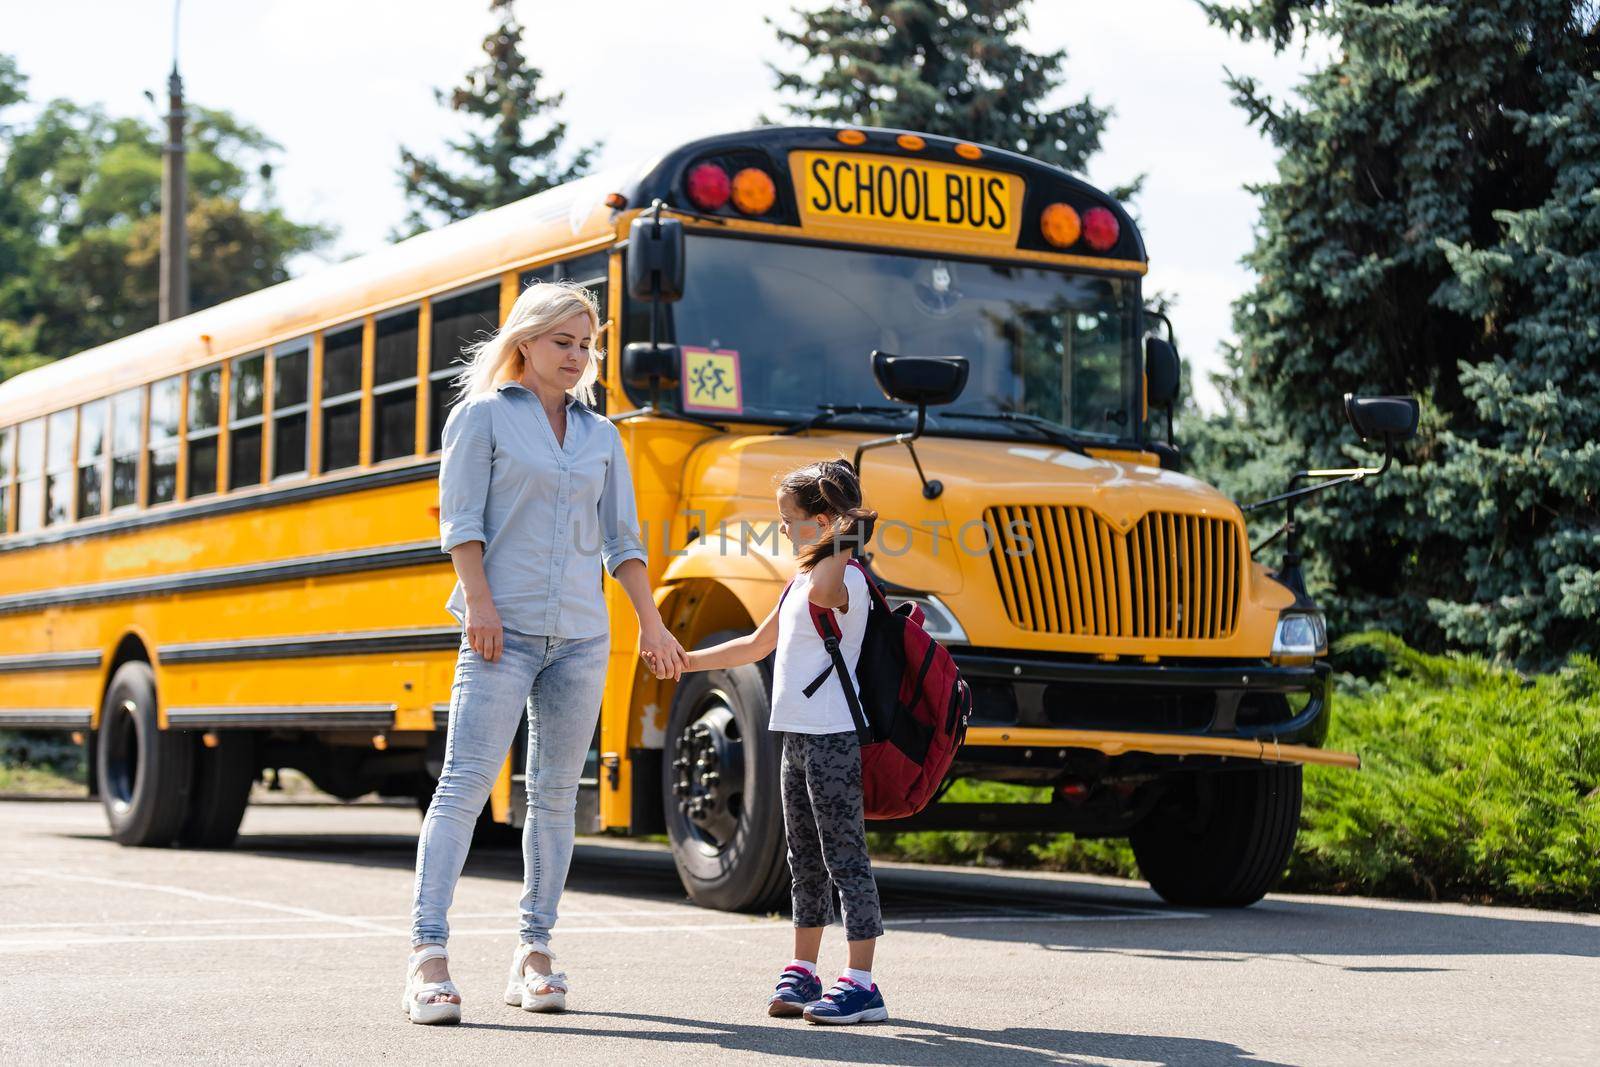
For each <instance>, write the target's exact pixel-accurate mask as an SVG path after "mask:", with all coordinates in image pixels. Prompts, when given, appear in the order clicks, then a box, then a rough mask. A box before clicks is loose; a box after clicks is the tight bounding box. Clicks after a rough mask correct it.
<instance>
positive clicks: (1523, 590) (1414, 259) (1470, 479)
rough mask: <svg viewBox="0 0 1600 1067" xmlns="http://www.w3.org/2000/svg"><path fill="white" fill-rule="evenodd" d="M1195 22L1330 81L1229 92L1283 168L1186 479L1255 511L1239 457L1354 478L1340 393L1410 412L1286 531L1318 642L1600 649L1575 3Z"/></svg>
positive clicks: (1588, 155) (1585, 45)
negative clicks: (1378, 398) (1403, 451)
mask: <svg viewBox="0 0 1600 1067" xmlns="http://www.w3.org/2000/svg"><path fill="white" fill-rule="evenodd" d="M1206 7H1207V11H1208V14H1209V15H1210V17H1211V18H1212V20H1213V21H1214V22H1215V23H1216V24H1218V25H1221V26H1223V27H1225V28H1227V29H1229V30H1230V31H1232V32H1234V33H1236V34H1238V35H1239V36H1240V37H1242V38H1245V39H1249V38H1252V37H1262V38H1264V39H1266V40H1268V41H1269V42H1271V43H1272V45H1273V46H1274V47H1275V48H1278V49H1280V50H1281V49H1284V48H1287V47H1291V46H1292V45H1293V44H1294V43H1295V42H1296V40H1298V39H1301V38H1303V37H1306V36H1315V37H1320V38H1327V39H1331V40H1332V41H1333V42H1334V43H1335V45H1336V58H1334V59H1333V60H1332V61H1331V62H1329V63H1328V65H1327V66H1326V67H1325V68H1324V69H1322V70H1320V71H1317V72H1316V73H1314V74H1312V75H1311V76H1310V77H1309V78H1308V79H1307V80H1306V81H1305V83H1304V84H1303V86H1302V87H1301V89H1300V100H1299V101H1298V102H1297V103H1294V104H1288V103H1284V102H1282V101H1276V100H1272V99H1270V98H1268V97H1267V96H1265V95H1264V94H1263V93H1262V92H1261V91H1260V89H1259V87H1258V86H1257V84H1256V83H1255V82H1253V81H1252V80H1251V79H1249V78H1243V77H1236V78H1233V79H1232V82H1231V84H1232V87H1233V89H1234V90H1235V92H1236V95H1237V100H1238V102H1239V103H1240V104H1241V105H1242V107H1243V108H1244V109H1245V111H1246V112H1247V114H1248V115H1249V117H1250V120H1251V121H1252V122H1253V123H1255V124H1257V125H1258V126H1259V127H1260V128H1261V129H1262V130H1263V131H1264V132H1265V133H1266V135H1267V136H1269V137H1271V139H1272V141H1273V143H1274V144H1275V145H1276V146H1277V147H1278V148H1279V150H1280V152H1281V157H1280V160H1279V163H1278V172H1277V177H1276V180H1274V181H1272V182H1269V183H1267V184H1265V185H1263V186H1261V187H1259V188H1258V189H1257V190H1256V192H1257V193H1258V195H1259V196H1260V199H1261V218H1260V222H1259V226H1258V237H1257V241H1256V245H1255V248H1254V249H1253V251H1252V252H1251V253H1250V255H1249V256H1248V257H1247V262H1248V264H1249V265H1250V266H1251V267H1252V268H1253V269H1254V270H1255V272H1256V274H1257V276H1258V278H1259V281H1258V282H1257V284H1256V286H1255V287H1254V288H1253V289H1252V290H1251V291H1250V292H1248V293H1247V294H1245V296H1244V297H1243V298H1242V299H1241V300H1240V301H1239V302H1238V303H1237V304H1236V305H1235V327H1236V330H1237V332H1238V335H1239V338H1240V345H1239V349H1238V351H1237V352H1236V353H1234V354H1233V356H1232V359H1231V366H1232V369H1233V371H1234V372H1235V374H1236V375H1237V380H1236V381H1235V382H1234V383H1233V385H1232V398H1233V401H1234V402H1233V406H1232V408H1231V410H1230V412H1229V413H1228V414H1227V415H1226V416H1225V417H1224V419H1223V420H1221V425H1220V426H1215V427H1212V428H1210V429H1208V431H1207V432H1206V433H1205V434H1204V435H1203V437H1204V442H1203V444H1202V447H1201V448H1200V449H1199V450H1198V451H1199V453H1200V455H1199V456H1198V457H1197V458H1199V459H1200V460H1201V461H1202V469H1203V470H1204V471H1206V472H1209V473H1210V474H1211V475H1212V476H1214V477H1215V478H1216V479H1217V480H1218V481H1219V482H1222V483H1223V484H1224V485H1226V486H1227V487H1228V488H1230V489H1232V490H1234V491H1235V492H1238V493H1240V494H1241V495H1245V496H1250V495H1256V494H1258V493H1261V492H1265V491H1267V490H1269V489H1273V488H1279V487H1281V484H1282V482H1281V471H1282V469H1281V468H1280V473H1279V476H1278V478H1277V479H1272V478H1269V477H1268V474H1269V472H1268V471H1267V470H1265V469H1264V468H1263V465H1262V464H1261V463H1259V462H1257V463H1254V464H1252V463H1250V462H1249V461H1250V460H1251V459H1252V458H1253V456H1254V455H1255V454H1256V453H1258V452H1260V451H1261V446H1259V445H1257V444H1254V443H1252V441H1259V442H1264V443H1265V448H1266V449H1268V450H1269V451H1270V454H1272V455H1273V456H1274V461H1275V462H1276V460H1278V459H1281V458H1284V457H1285V453H1288V454H1293V455H1295V456H1296V457H1297V458H1296V463H1310V464H1311V465H1314V466H1328V465H1345V462H1347V461H1350V460H1354V461H1357V462H1360V461H1368V460H1370V459H1371V458H1373V448H1372V446H1370V445H1368V446H1359V447H1358V446H1357V445H1356V444H1355V442H1354V436H1353V434H1352V433H1350V431H1349V430H1348V429H1346V428H1345V427H1344V426H1343V416H1342V411H1341V405H1340V402H1339V401H1340V397H1341V395H1342V394H1344V393H1346V392H1355V393H1400V392H1409V393H1415V394H1417V395H1419V396H1420V397H1421V398H1422V401H1423V426H1422V431H1421V433H1420V435H1419V439H1418V440H1417V441H1416V442H1415V443H1414V444H1413V445H1412V446H1411V447H1410V448H1409V449H1407V456H1406V462H1405V463H1404V465H1403V466H1402V467H1400V468H1399V469H1398V470H1397V471H1395V472H1393V473H1391V474H1390V475H1389V476H1387V477H1386V478H1384V479H1382V480H1380V481H1378V482H1376V483H1374V484H1371V485H1369V486H1366V487H1359V488H1353V489H1346V490H1343V491H1339V490H1336V491H1335V492H1336V493H1340V494H1341V495H1339V496H1338V497H1337V499H1326V500H1324V502H1323V503H1321V504H1318V505H1315V506H1313V507H1310V508H1306V509H1303V510H1302V511H1301V512H1300V513H1299V515H1300V517H1301V518H1302V519H1303V520H1304V528H1305V530H1306V535H1307V537H1306V540H1307V549H1308V552H1309V555H1310V557H1311V561H1312V562H1313V563H1314V568H1313V569H1312V571H1311V577H1312V579H1313V585H1314V589H1316V590H1318V591H1319V592H1320V595H1321V598H1322V599H1323V600H1324V602H1325V603H1327V604H1328V606H1329V607H1330V609H1331V610H1332V613H1333V614H1334V616H1335V622H1336V625H1338V626H1340V627H1341V628H1351V629H1353V628H1358V627H1363V626H1381V627H1384V628H1388V629H1398V630H1400V631H1401V632H1403V633H1404V634H1406V636H1407V637H1408V639H1409V640H1411V641H1413V642H1416V643H1420V644H1422V645H1424V646H1425V647H1435V648H1437V647H1440V646H1442V645H1446V644H1452V645H1457V646H1465V647H1469V648H1474V649H1479V650H1483V651H1486V652H1489V653H1491V654H1494V655H1497V656H1499V657H1501V658H1502V659H1506V660H1510V661H1515V662H1519V663H1526V664H1546V663H1552V662H1558V661H1560V660H1561V659H1562V658H1564V657H1565V655H1566V654H1567V653H1569V652H1571V651H1587V652H1589V653H1591V654H1593V653H1594V652H1595V651H1597V650H1600V625H1597V623H1596V621H1595V620H1596V617H1597V615H1600V452H1597V451H1596V439H1597V431H1600V365H1597V361H1596V357H1595V352H1596V338H1597V333H1596V331H1597V323H1600V285H1597V284H1596V279H1597V277H1600V253H1597V251H1596V250H1597V248H1600V243H1597V237H1600V194H1596V192H1595V189H1596V186H1597V179H1600V170H1597V167H1600V164H1597V160H1600V110H1597V101H1600V95H1597V90H1596V84H1595V81H1594V72H1595V71H1596V69H1597V68H1600V36H1597V32H1596V22H1597V13H1596V6H1595V5H1594V4H1593V3H1589V2H1577V0H1457V2H1455V3H1450V4H1441V3H1437V2H1424V0H1393V2H1390V3H1384V4H1372V3H1358V2H1356V0H1263V2H1260V3H1244V4H1237V5H1229V4H1213V5H1206ZM1341 453H1343V455H1342V456H1341ZM1274 465H1275V464H1274Z"/></svg>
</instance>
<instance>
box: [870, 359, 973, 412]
mask: <svg viewBox="0 0 1600 1067" xmlns="http://www.w3.org/2000/svg"><path fill="white" fill-rule="evenodd" d="M970 371H971V364H969V363H968V362H967V361H966V359H965V358H964V357H962V356H896V355H891V354H890V353H888V352H874V353H872V376H873V377H874V378H875V379H877V382H878V388H879V389H881V390H883V395H884V396H886V397H888V398H889V399H890V400H897V401H899V402H900V403H902V404H917V405H919V406H926V405H928V404H949V403H952V402H954V401H955V399H956V398H957V397H958V396H960V395H961V390H963V389H965V388H966V387H967V375H968V373H969V372H970ZM919 425H920V420H919Z"/></svg>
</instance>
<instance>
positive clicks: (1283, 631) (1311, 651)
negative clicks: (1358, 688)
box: [1272, 611, 1328, 665]
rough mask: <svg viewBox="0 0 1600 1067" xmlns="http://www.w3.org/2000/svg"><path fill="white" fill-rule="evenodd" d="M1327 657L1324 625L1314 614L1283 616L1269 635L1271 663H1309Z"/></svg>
mask: <svg viewBox="0 0 1600 1067" xmlns="http://www.w3.org/2000/svg"><path fill="white" fill-rule="evenodd" d="M1327 653H1328V624H1327V623H1326V622H1324V621H1323V619H1322V615H1321V613H1319V612H1315V611H1295V612H1286V613H1284V614H1283V615H1281V616H1279V617H1278V628H1277V629H1276V630H1275V631H1273V634H1272V662H1274V663H1281V664H1290V665H1292V664H1300V663H1310V662H1311V661H1312V660H1313V659H1315V658H1316V657H1318V656H1325V655H1327Z"/></svg>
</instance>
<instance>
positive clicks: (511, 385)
mask: <svg viewBox="0 0 1600 1067" xmlns="http://www.w3.org/2000/svg"><path fill="white" fill-rule="evenodd" d="M494 389H495V392H497V393H504V392H506V391H507V390H516V391H518V392H522V393H526V394H527V395H529V396H533V395H534V394H533V390H532V389H529V388H528V387H527V386H526V385H523V384H522V383H521V382H519V381H516V380H514V379H513V380H512V381H508V382H501V383H500V384H499V385H497V386H495V387H494ZM577 402H578V398H577V397H575V396H573V395H572V394H571V393H568V394H567V407H569V408H570V407H572V405H574V404H576V403H577Z"/></svg>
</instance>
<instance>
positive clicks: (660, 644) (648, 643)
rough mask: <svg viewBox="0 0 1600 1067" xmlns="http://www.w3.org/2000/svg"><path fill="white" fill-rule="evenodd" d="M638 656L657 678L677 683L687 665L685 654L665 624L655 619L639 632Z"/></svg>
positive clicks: (687, 660)
mask: <svg viewBox="0 0 1600 1067" xmlns="http://www.w3.org/2000/svg"><path fill="white" fill-rule="evenodd" d="M639 656H640V658H641V659H643V660H644V662H645V666H647V667H649V668H650V672H651V673H652V674H654V675H655V676H656V677H657V678H662V679H665V678H671V679H672V680H673V681H677V680H678V679H679V678H680V677H682V675H683V671H684V668H685V667H687V666H688V665H689V659H688V656H687V654H686V653H685V652H684V651H683V646H682V645H680V644H679V643H678V639H677V638H676V637H673V636H672V631H670V630H668V629H667V626H666V624H665V623H663V622H662V621H661V620H659V619H657V620H655V621H654V622H650V623H646V624H645V625H644V626H643V627H641V629H640V631H639Z"/></svg>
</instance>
